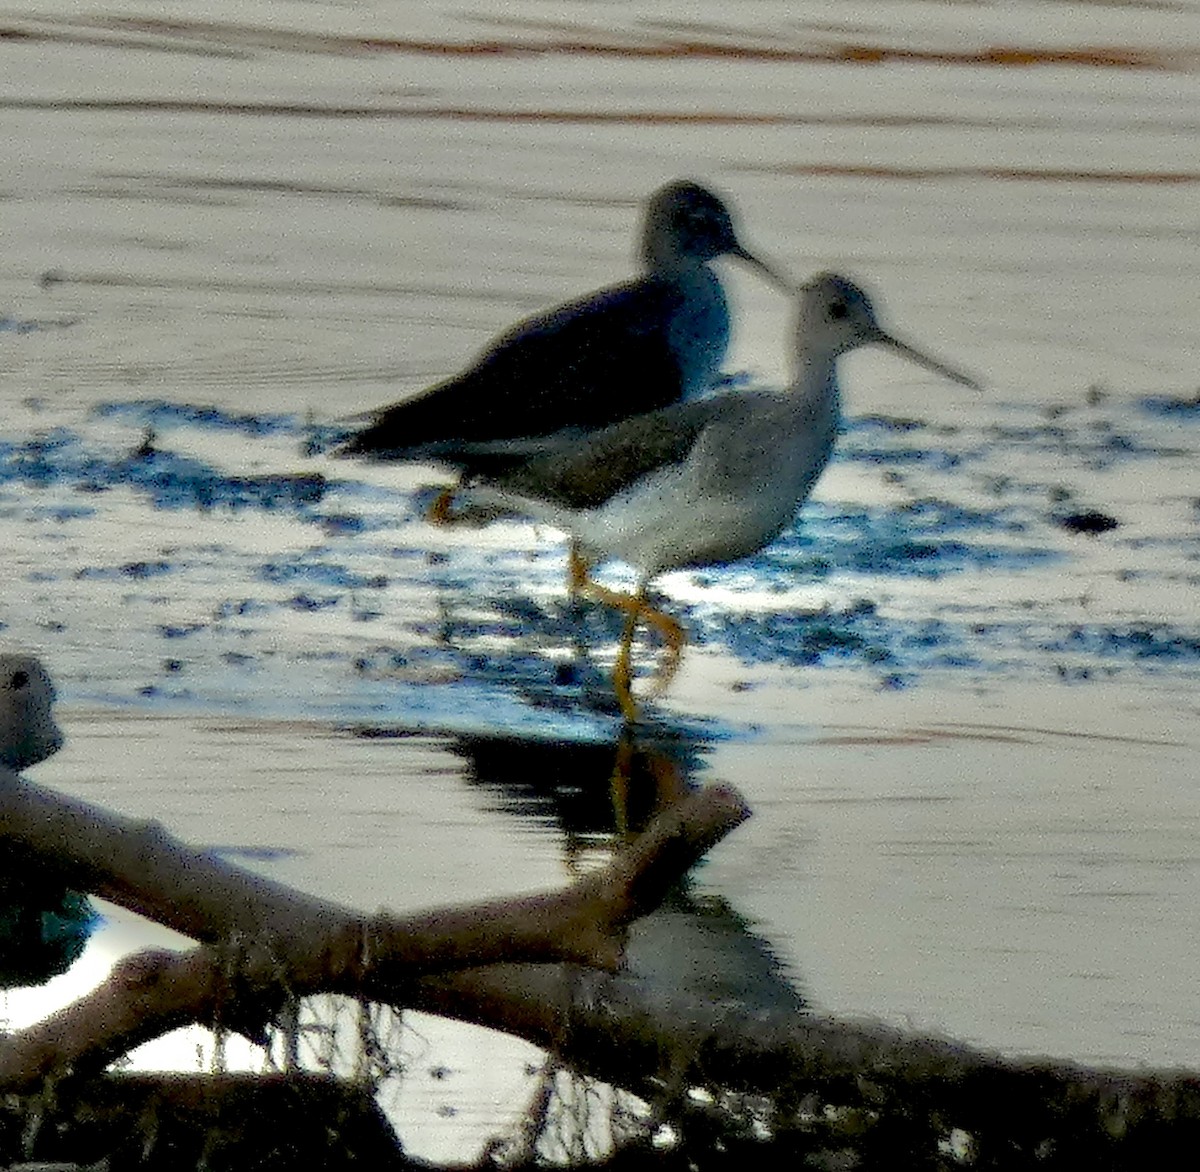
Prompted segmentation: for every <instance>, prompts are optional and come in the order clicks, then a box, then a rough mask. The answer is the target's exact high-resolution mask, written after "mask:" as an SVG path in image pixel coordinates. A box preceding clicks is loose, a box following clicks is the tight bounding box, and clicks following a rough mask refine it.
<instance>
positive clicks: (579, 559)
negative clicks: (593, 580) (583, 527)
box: [567, 538, 591, 599]
mask: <svg viewBox="0 0 1200 1172" xmlns="http://www.w3.org/2000/svg"><path fill="white" fill-rule="evenodd" d="M590 569H591V565H590V563H589V562H588V560H587V558H585V557H584V556H583V554H582V553H580V552H579V545H578V543H577V542H576V541H575V539H574V538H572V539H571V544H570V545H569V546H568V547H567V595H568V596H569V597H570V598H571V599H575V598H578V597H579V595H581V594H583V593H584V591H585V590H586V589H587V587H588V570H590Z"/></svg>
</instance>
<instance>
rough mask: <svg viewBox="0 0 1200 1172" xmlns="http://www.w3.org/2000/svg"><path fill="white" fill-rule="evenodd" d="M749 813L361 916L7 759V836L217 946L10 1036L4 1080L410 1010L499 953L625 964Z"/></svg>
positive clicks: (680, 825) (686, 818)
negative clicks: (305, 999) (306, 1004)
mask: <svg viewBox="0 0 1200 1172" xmlns="http://www.w3.org/2000/svg"><path fill="white" fill-rule="evenodd" d="M747 816H748V810H747V809H746V807H745V805H744V804H743V803H742V800H741V798H740V797H739V796H738V795H737V793H736V792H735V791H733V790H732V789H728V788H725V787H713V788H710V789H708V790H705V791H703V792H702V793H700V794H697V795H695V796H693V797H690V798H687V799H685V800H684V801H683V802H681V803H680V804H679V805H677V806H675V807H673V808H672V809H670V810H668V811H667V812H665V813H664V814H662V815H660V817H659V818H657V819H656V820H655V821H654V822H653V823H652V824H651V826H650V827H649V828H648V829H647V831H646V832H645V833H644V834H643V835H641V836H640V837H639V838H638V839H636V840H635V841H634V842H632V843H631V844H629V846H628V847H626V848H625V849H623V850H622V851H620V852H619V853H618V854H617V855H616V856H615V857H614V858H613V860H612V861H611V863H609V865H608V866H606V867H604V868H603V869H601V870H599V871H597V872H595V873H593V874H590V875H588V876H587V877H585V878H584V879H582V880H580V881H579V882H577V883H574V884H572V885H571V886H570V887H568V888H566V889H564V890H562V891H556V892H550V893H545V894H540V895H533V896H526V897H522V898H518V899H506V900H494V901H489V902H486V903H480V904H474V905H470V906H466V907H459V908H448V909H443V910H436V911H431V912H427V913H422V914H419V915H411V916H390V915H387V914H385V913H378V914H376V915H373V916H364V915H362V914H360V913H358V912H356V911H354V910H352V909H349V908H346V907H343V906H341V905H338V904H335V903H332V902H330V901H327V900H322V899H319V898H317V897H314V896H310V895H305V894H303V893H301V892H297V891H293V890H291V889H289V888H287V887H284V886H282V885H281V884H277V883H272V882H271V881H269V880H267V879H263V878H260V877H257V876H254V875H250V874H248V873H246V872H244V871H241V870H239V869H238V868H236V867H233V866H231V865H230V864H228V863H225V862H223V861H222V860H220V859H218V858H216V857H215V856H213V855H211V854H206V853H201V852H197V851H193V850H191V849H189V848H188V847H186V846H184V845H183V844H182V843H180V842H178V841H177V840H176V839H174V838H172V837H171V836H170V835H169V834H167V833H166V831H165V830H163V829H162V827H161V826H159V825H158V824H156V823H150V822H137V821H134V820H132V819H128V818H122V817H119V816H117V815H114V814H110V813H108V812H106V811H104V810H101V809H99V808H98V807H95V806H90V805H88V804H86V803H83V802H77V801H74V800H71V799H68V798H64V797H61V796H60V795H57V794H54V793H52V792H51V791H48V790H45V789H42V788H41V787H39V786H36V785H33V784H31V783H29V782H26V781H24V780H22V779H20V778H18V777H17V776H16V775H14V774H11V773H10V772H9V771H8V770H6V769H3V768H0V841H3V840H12V841H14V842H19V843H21V844H22V845H23V846H24V847H26V848H27V849H29V850H31V851H33V852H35V853H36V854H38V855H40V856H42V857H43V858H44V859H45V860H46V863H47V865H48V866H52V867H53V868H54V870H55V871H56V872H57V873H58V874H60V875H61V876H62V878H63V879H64V881H65V882H67V883H68V884H70V885H71V886H73V887H76V888H78V889H80V890H85V891H91V892H94V893H95V894H97V895H100V896H102V897H104V898H105V899H109V900H112V901H113V902H114V903H119V904H122V905H123V906H125V907H128V908H131V909H132V910H134V911H137V912H139V913H141V914H142V915H145V916H148V917H149V918H151V919H154V920H156V921H158V922H159V923H161V924H165V925H167V926H168V927H171V928H174V929H175V930H176V931H179V932H182V933H184V934H185V935H189V936H192V937H193V938H195V939H197V940H201V941H204V942H205V944H204V946H203V947H200V948H197V949H195V950H193V951H191V952H187V953H182V954H179V953H166V952H152V953H144V954H142V955H140V956H135V957H132V958H130V959H128V960H126V961H125V962H123V963H122V964H120V965H118V966H117V968H116V969H115V970H114V972H113V974H112V976H111V977H110V979H109V980H108V981H107V982H106V983H105V984H104V985H103V986H102V987H101V988H99V989H97V990H95V991H94V992H93V993H92V994H90V995H88V996H87V997H85V998H83V999H81V1000H80V1001H78V1002H76V1003H75V1004H74V1005H71V1006H69V1007H67V1008H66V1009H64V1010H63V1011H61V1012H60V1013H58V1014H55V1015H54V1016H53V1017H51V1018H49V1019H47V1020H46V1021H44V1022H42V1023H40V1024H38V1025H36V1026H33V1027H31V1028H30V1029H27V1030H24V1031H20V1032H18V1033H15V1034H12V1035H9V1036H8V1037H6V1038H4V1039H3V1041H2V1042H0V1087H2V1088H4V1089H7V1090H15V1089H20V1088H24V1087H29V1086H31V1085H32V1084H34V1083H35V1082H36V1081H37V1080H38V1079H40V1078H42V1077H45V1076H46V1075H48V1074H51V1073H52V1072H54V1071H55V1070H61V1069H64V1068H71V1069H79V1068H80V1067H81V1066H88V1067H91V1068H95V1067H96V1066H98V1065H103V1064H105V1063H107V1062H108V1061H111V1060H112V1058H114V1057H116V1056H117V1055H118V1054H120V1053H123V1052H124V1051H125V1050H127V1049H129V1048H130V1047H131V1046H133V1045H137V1044H138V1043H140V1042H142V1041H145V1040H146V1039H148V1038H151V1037H154V1036H157V1035H158V1034H160V1033H162V1032H164V1031H165V1030H168V1029H171V1028H174V1027H175V1026H178V1025H181V1024H184V1023H187V1022H192V1021H203V1022H210V1023H211V1022H223V1023H225V1024H227V1025H233V1026H235V1027H237V1028H242V1029H244V1030H246V1031H248V1032H252V1031H253V1028H254V1027H255V1026H256V1025H258V1024H260V1023H261V1022H262V1021H263V1020H264V1019H265V1018H266V1017H268V1016H270V1014H271V1013H272V1012H273V1011H274V1010H275V1009H276V1008H277V1007H278V1005H279V1003H280V1000H281V999H282V998H283V997H284V996H285V995H297V996H304V995H307V994H310V993H317V992H339V993H348V994H352V995H357V996H364V997H368V998H370V999H372V1000H377V1001H383V1002H390V1003H393V1004H404V1003H405V1001H406V999H407V993H408V991H409V989H410V988H411V985H412V982H413V981H414V980H416V979H417V978H420V977H422V976H426V975H429V974H434V973H446V972H449V971H452V970H456V969H464V968H469V967H474V966H477V965H487V964H492V963H495V962H499V961H506V962H512V961H517V962H527V963H528V962H552V961H560V962H561V961H567V962H572V963H575V964H580V965H585V966H589V967H595V968H601V969H613V968H615V967H616V966H617V965H618V964H619V963H620V959H621V952H622V948H623V944H624V928H625V927H626V926H627V925H628V924H629V923H630V922H631V921H632V920H634V919H636V918H637V917H639V916H641V915H644V914H645V913H646V912H647V911H649V910H651V909H652V908H653V907H655V906H656V905H657V903H658V902H659V901H660V900H661V899H662V897H663V896H664V895H665V893H666V891H667V890H668V889H669V887H670V886H671V884H672V883H674V882H675V881H677V880H678V879H679V878H680V877H681V876H682V875H683V874H684V873H685V872H686V871H687V869H688V868H689V867H690V866H691V865H692V864H693V863H694V862H696V860H697V859H699V858H700V857H701V856H702V855H703V854H704V853H705V851H707V850H708V849H709V847H711V846H712V845H713V844H714V843H716V842H718V841H719V840H720V839H721V838H722V837H724V835H726V834H728V833H729V831H730V830H732V829H733V828H734V827H735V826H737V825H738V824H739V823H740V822H741V821H743V820H744V819H745V818H746V817H747Z"/></svg>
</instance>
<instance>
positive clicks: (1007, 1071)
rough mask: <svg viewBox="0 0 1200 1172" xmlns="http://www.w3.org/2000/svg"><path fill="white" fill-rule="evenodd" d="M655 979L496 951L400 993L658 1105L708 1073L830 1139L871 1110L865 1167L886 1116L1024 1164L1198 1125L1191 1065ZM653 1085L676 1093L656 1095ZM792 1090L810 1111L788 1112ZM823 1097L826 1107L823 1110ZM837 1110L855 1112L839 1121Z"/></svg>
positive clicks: (1138, 1146)
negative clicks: (826, 1010)
mask: <svg viewBox="0 0 1200 1172" xmlns="http://www.w3.org/2000/svg"><path fill="white" fill-rule="evenodd" d="M653 992H654V996H653V1000H652V1001H651V1000H650V999H647V998H644V997H643V996H641V995H640V992H639V982H638V981H637V980H636V979H634V978H631V977H628V976H627V975H625V974H618V975H616V976H610V975H608V974H604V973H599V972H595V971H580V970H572V969H570V968H567V967H563V966H557V967H556V966H544V965H543V966H537V967H534V966H527V965H512V966H509V965H496V966H493V967H491V968H488V969H483V970H479V971H470V972H462V973H452V974H449V975H447V976H444V977H429V978H426V979H424V980H422V981H420V982H419V983H418V985H417V987H416V988H415V989H414V991H413V996H412V998H411V999H410V1004H411V1005H412V1006H413V1007H414V1008H419V1009H424V1010H427V1011H429V1012H432V1013H440V1014H444V1015H446V1016H449V1017H455V1018H458V1019H460V1020H463V1021H469V1022H474V1023H476V1024H485V1025H488V1026H490V1027H491V1028H493V1029H500V1030H505V1031H507V1032H509V1033H513V1034H516V1035H518V1036H520V1037H523V1038H525V1039H526V1040H528V1041H531V1042H534V1043H535V1044H537V1045H540V1046H543V1047H545V1048H547V1049H549V1050H551V1051H553V1052H554V1053H556V1054H559V1055H562V1056H563V1058H564V1059H565V1061H567V1062H568V1063H569V1064H570V1065H571V1066H572V1067H573V1068H574V1069H575V1070H577V1071H579V1072H580V1073H582V1074H586V1075H590V1076H592V1077H594V1078H597V1079H599V1080H601V1081H604V1082H610V1083H613V1084H615V1085H618V1086H621V1087H623V1088H625V1089H627V1090H631V1091H633V1092H634V1093H635V1094H638V1095H641V1096H642V1097H643V1098H645V1099H646V1100H647V1101H649V1102H652V1103H657V1104H659V1105H660V1106H663V1107H665V1112H664V1113H665V1115H666V1116H667V1117H668V1118H670V1117H676V1118H678V1117H679V1115H681V1114H686V1112H687V1110H688V1103H687V1101H686V1099H687V1096H686V1092H687V1091H688V1090H689V1089H691V1088H694V1087H705V1088H709V1089H712V1090H714V1091H718V1092H722V1093H723V1092H733V1093H734V1094H736V1093H738V1092H742V1093H745V1094H748V1095H754V1096H761V1097H765V1098H762V1099H760V1101H762V1102H766V1101H769V1102H771V1103H772V1104H774V1106H775V1108H776V1110H778V1111H779V1113H780V1114H779V1117H778V1118H777V1120H775V1122H774V1123H773V1126H778V1127H779V1128H780V1130H784V1129H786V1128H788V1127H791V1128H794V1129H795V1128H798V1129H799V1130H800V1131H804V1132H806V1133H811V1134H809V1140H810V1141H812V1139H813V1137H814V1136H815V1135H817V1134H818V1133H819V1132H821V1129H822V1128H825V1129H826V1130H827V1132H828V1133H829V1134H833V1133H835V1132H836V1130H837V1127H838V1126H846V1127H848V1128H849V1131H848V1132H847V1135H845V1136H842V1138H841V1140H840V1141H839V1142H851V1143H857V1142H858V1141H856V1140H854V1139H852V1138H848V1136H849V1135H850V1132H853V1131H854V1130H855V1129H869V1126H876V1125H877V1126H878V1132H879V1135H880V1137H881V1138H880V1140H879V1141H878V1142H880V1143H881V1144H882V1146H883V1148H884V1149H885V1151H884V1155H883V1156H882V1157H881V1159H880V1161H879V1163H878V1165H876V1164H871V1166H872V1167H875V1166H879V1167H891V1166H892V1159H891V1158H890V1156H888V1155H887V1152H886V1149H887V1145H888V1144H889V1143H891V1144H894V1142H895V1141H896V1136H897V1134H898V1132H897V1131H896V1128H897V1127H899V1128H902V1129H907V1131H908V1132H910V1133H915V1132H920V1133H922V1134H923V1135H924V1136H925V1138H926V1140H927V1141H928V1143H929V1144H930V1145H931V1147H932V1145H933V1144H934V1143H935V1142H936V1140H937V1139H939V1138H944V1137H945V1136H946V1134H947V1133H948V1132H949V1131H950V1129H951V1128H961V1129H963V1130H965V1131H967V1132H969V1133H971V1134H972V1136H973V1137H974V1138H975V1139H976V1140H977V1141H978V1142H981V1143H983V1144H985V1146H986V1148H987V1150H988V1151H989V1152H994V1151H996V1150H997V1149H1000V1150H1002V1151H1007V1152H1009V1153H1010V1154H1012V1153H1020V1152H1022V1151H1024V1152H1025V1153H1026V1154H1028V1155H1029V1162H1028V1163H1024V1162H1021V1160H1019V1159H1018V1160H1014V1161H1013V1162H1011V1163H1004V1162H1003V1160H1001V1161H1000V1162H998V1163H997V1165H996V1166H997V1167H1022V1168H1023V1167H1027V1166H1030V1165H1031V1164H1033V1163H1036V1162H1037V1161H1036V1160H1035V1159H1034V1157H1033V1155H1032V1153H1034V1152H1035V1151H1036V1150H1039V1149H1044V1150H1049V1147H1047V1145H1049V1146H1050V1147H1053V1149H1054V1150H1055V1151H1062V1152H1063V1153H1064V1155H1065V1154H1070V1153H1074V1154H1076V1155H1077V1154H1079V1153H1085V1152H1086V1153H1090V1152H1092V1151H1093V1149H1095V1150H1096V1151H1097V1152H1098V1153H1100V1154H1103V1153H1105V1152H1107V1153H1109V1155H1112V1153H1113V1152H1114V1151H1121V1152H1123V1153H1126V1154H1127V1158H1128V1161H1129V1162H1127V1163H1121V1162H1120V1161H1119V1160H1118V1161H1117V1162H1116V1163H1112V1164H1111V1165H1110V1164H1109V1162H1108V1159H1107V1158H1104V1159H1102V1158H1100V1155H1099V1154H1098V1155H1097V1157H1096V1158H1095V1159H1094V1160H1093V1159H1090V1158H1087V1159H1084V1160H1083V1161H1082V1164H1077V1163H1076V1162H1075V1161H1074V1160H1072V1161H1071V1165H1070V1166H1090V1167H1099V1166H1106V1167H1107V1166H1112V1167H1118V1166H1119V1167H1130V1168H1132V1167H1139V1168H1140V1167H1150V1166H1154V1164H1155V1163H1156V1161H1155V1160H1154V1159H1152V1158H1151V1157H1152V1155H1153V1153H1155V1152H1157V1151H1158V1150H1159V1147H1156V1146H1155V1145H1160V1146H1161V1145H1162V1144H1163V1143H1164V1141H1165V1139H1166V1137H1167V1136H1168V1135H1171V1136H1173V1137H1175V1138H1176V1139H1178V1140H1179V1141H1181V1142H1182V1141H1183V1140H1184V1139H1185V1137H1189V1136H1191V1135H1192V1134H1194V1132H1195V1130H1196V1128H1197V1126H1198V1125H1200V1076H1198V1075H1197V1074H1195V1073H1191V1072H1187V1071H1168V1072H1155V1071H1152V1070H1135V1071H1122V1070H1103V1069H1095V1068H1088V1067H1085V1066H1082V1065H1079V1064H1077V1063H1073V1062H1068V1061H1063V1060H1057V1059H1053V1058H1012V1057H1007V1056H1003V1055H1000V1054H996V1053H990V1052H988V1051H985V1050H980V1049H976V1048H974V1047H971V1046H966V1045H964V1044H962V1043H961V1042H956V1041H954V1040H953V1039H950V1038H936V1037H921V1036H919V1035H914V1034H911V1033H907V1032H905V1031H902V1030H898V1029H894V1028H892V1027H889V1026H886V1025H882V1024H880V1023H878V1022H861V1021H845V1020H838V1019H835V1018H829V1017H818V1016H816V1015H807V1014H803V1015H801V1014H790V1013H789V1014H783V1013H781V1014H776V1015H773V1016H771V1017H768V1018H764V1017H763V1016H761V1015H760V1014H755V1013H750V1012H746V1011H742V1010H738V1009H731V1008H729V1007H726V1006H717V1005H713V1004H698V1003H697V1002H695V1001H694V1000H690V999H688V998H686V997H683V996H680V997H679V998H678V999H677V1001H676V1003H675V1004H674V1005H670V1004H668V1005H666V1006H664V1001H663V996H662V990H661V989H655V990H654V991H653ZM670 1088H674V1093H673V1095H672V1092H671V1090H670ZM664 1094H667V1095H668V1096H669V1097H671V1101H669V1102H666V1103H662V1102H661V1100H662V1098H663V1096H664ZM675 1096H678V1097H675ZM789 1104H790V1113H789ZM801 1104H805V1106H804V1108H803V1111H800V1112H799V1114H801V1115H804V1114H806V1115H807V1117H808V1120H809V1121H808V1122H803V1123H801V1122H798V1108H799V1107H800V1105H801ZM826 1106H828V1107H832V1108H835V1109H836V1110H835V1111H834V1112H833V1113H832V1114H829V1115H825V1114H824V1113H823V1108H825V1107H826ZM847 1110H849V1111H851V1112H857V1113H858V1114H856V1115H854V1116H853V1118H852V1121H851V1122H850V1123H844V1124H839V1123H838V1120H839V1119H841V1120H845V1119H846V1115H845V1112H846V1111H847ZM864 1121H866V1122H864ZM871 1121H875V1122H874V1123H872V1122H871ZM930 1136H932V1137H933V1138H932V1139H930V1138H929V1137H930ZM1117 1143H1124V1144H1125V1145H1126V1146H1124V1147H1120V1148H1117V1147H1115V1146H1114V1145H1116V1144H1117ZM818 1146H819V1145H818ZM1135 1153H1140V1155H1141V1156H1144V1157H1145V1158H1144V1159H1142V1158H1135ZM893 1154H894V1153H893ZM868 1162H869V1161H868ZM981 1162H982V1161H981ZM988 1166H989V1167H990V1166H992V1165H990V1164H989V1165H988ZM1054 1166H1055V1167H1058V1166H1059V1165H1057V1164H1056V1165H1054Z"/></svg>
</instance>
